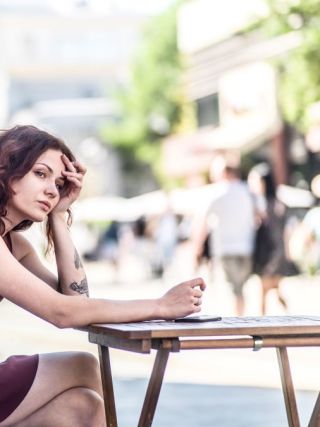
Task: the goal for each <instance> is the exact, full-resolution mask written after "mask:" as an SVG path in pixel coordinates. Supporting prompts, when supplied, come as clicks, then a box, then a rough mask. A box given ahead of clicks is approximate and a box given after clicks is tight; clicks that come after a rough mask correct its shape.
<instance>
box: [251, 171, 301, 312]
mask: <svg viewBox="0 0 320 427" xmlns="http://www.w3.org/2000/svg"><path fill="white" fill-rule="evenodd" d="M248 184H249V187H250V189H251V191H252V193H253V195H254V196H255V201H256V212H257V222H258V228H257V233H256V244H255V251H254V256H253V271H254V273H256V274H257V275H259V276H260V279H261V285H262V298H261V312H262V314H263V315H264V314H266V299H267V294H268V292H269V291H270V290H271V289H275V291H276V293H277V296H278V301H279V303H280V304H281V305H282V306H283V307H284V308H285V309H286V308H287V304H286V301H285V299H284V298H283V296H282V295H281V293H280V288H279V285H280V282H281V280H282V278H283V277H285V276H288V275H292V274H294V273H297V270H296V269H295V266H294V265H293V263H292V262H290V261H289V260H288V257H287V248H286V238H285V221H286V216H285V206H284V205H283V204H282V203H281V202H280V201H279V200H277V198H276V187H275V183H274V180H273V176H272V173H271V171H270V168H269V166H268V165H267V164H264V163H263V164H259V165H257V166H255V167H254V168H253V169H252V170H251V171H250V173H249V176H248Z"/></svg>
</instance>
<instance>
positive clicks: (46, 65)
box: [0, 0, 147, 195]
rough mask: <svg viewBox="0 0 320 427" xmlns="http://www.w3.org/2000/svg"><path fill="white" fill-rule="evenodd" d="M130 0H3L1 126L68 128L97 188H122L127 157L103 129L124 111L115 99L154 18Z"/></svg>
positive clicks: (96, 191)
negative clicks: (104, 138)
mask: <svg viewBox="0 0 320 427" xmlns="http://www.w3.org/2000/svg"><path fill="white" fill-rule="evenodd" d="M122 3H123V2H121V1H120V2H116V1H114V0H104V1H100V0H65V1H61V0H57V1H53V2H52V1H49V0H0V50H1V55H0V127H1V128H3V127H6V126H8V125H12V124H23V123H31V124H35V125H38V126H40V127H44V128H45V129H47V130H49V131H53V132H54V133H56V134H58V135H61V136H62V137H63V138H64V139H66V141H67V142H68V144H70V146H71V147H72V148H73V149H74V150H75V151H76V152H77V153H78V155H80V156H81V157H82V158H83V159H84V160H85V162H86V163H87V164H88V166H89V179H88V181H87V182H88V184H90V182H91V183H92V185H91V188H90V189H89V191H90V192H91V193H93V194H96V195H98V194H103V193H111V194H115V193H121V174H120V171H119V159H118V158H117V155H116V153H115V151H114V150H113V149H112V147H106V146H105V145H104V144H102V142H101V141H100V138H99V131H100V128H101V126H102V125H105V124H106V123H107V122H108V120H115V119H116V117H117V111H116V108H115V106H114V105H113V103H112V102H111V101H110V99H111V96H113V95H114V91H115V90H116V88H117V87H118V86H119V85H123V84H125V82H126V81H127V79H128V64H129V62H130V60H131V58H132V56H133V54H134V52H135V49H136V47H137V44H138V42H139V38H140V33H141V28H142V25H143V24H144V22H145V20H146V18H147V17H146V16H145V15H143V14H141V13H140V14H137V13H135V12H134V11H133V10H127V9H125V8H124V7H123V4H122ZM90 166H91V167H90Z"/></svg>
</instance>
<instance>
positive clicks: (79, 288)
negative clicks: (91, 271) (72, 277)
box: [69, 277, 89, 297]
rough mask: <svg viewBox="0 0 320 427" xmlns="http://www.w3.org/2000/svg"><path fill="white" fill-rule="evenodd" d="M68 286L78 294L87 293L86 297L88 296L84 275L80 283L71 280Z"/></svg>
mask: <svg viewBox="0 0 320 427" xmlns="http://www.w3.org/2000/svg"><path fill="white" fill-rule="evenodd" d="M69 288H70V289H72V290H73V291H75V292H78V294H80V295H83V294H85V295H87V297H88V296H89V289H88V282H87V278H86V277H85V278H84V279H83V280H81V282H80V283H77V282H72V283H71V284H70V285H69Z"/></svg>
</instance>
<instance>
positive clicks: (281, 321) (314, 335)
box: [82, 316, 320, 427]
mask: <svg viewBox="0 0 320 427" xmlns="http://www.w3.org/2000/svg"><path fill="white" fill-rule="evenodd" d="M82 330H84V331H87V332H89V341H90V342H91V343H95V344H97V345H98V346H99V357H100V366H101V376H102V382H103V392H104V398H105V409H106V420H107V426H108V427H118V422H117V416H116V408H115V400H114V392H113V382H112V373H111V364H110V357H109V347H110V348H116V349H121V350H127V351H133V352H137V353H150V352H151V350H152V349H155V350H156V351H157V355H156V359H155V362H154V366H153V370H152V373H151V377H150V380H149V384H148V388H147V392H146V396H145V400H144V404H143V407H142V411H141V415H140V419H139V423H138V427H149V426H151V425H152V421H153V417H154V414H155V410H156V406H157V402H158V398H159V394H160V390H161V386H162V382H163V377H164V373H165V369H166V365H167V361H168V357H169V354H170V352H179V351H182V350H199V349H239V348H244V349H245V348H246V349H252V350H254V351H258V350H260V349H261V348H266V347H273V348H275V349H276V351H277V356H278V364H279V369H280V374H281V382H282V390H283V396H284V400H285V405H286V411H287V418H288V425H289V426H290V427H300V421H299V415H298V410H297V404H296V399H295V392H294V387H293V382H292V377H291V372H290V365H289V358H288V353H287V348H288V347H310V346H320V317H314V316H281V317H280V316H265V317H224V318H223V319H222V320H221V321H218V322H206V323H175V322H165V321H152V322H139V323H127V324H104V325H100V324H99V325H90V326H88V327H86V328H82ZM319 387H320V384H319ZM317 413H320V395H319V397H318V399H317V401H316V404H315V408H314V410H313V413H312V416H311V419H310V422H309V427H319V426H320V415H319V416H318V417H317Z"/></svg>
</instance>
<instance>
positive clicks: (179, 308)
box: [159, 277, 206, 320]
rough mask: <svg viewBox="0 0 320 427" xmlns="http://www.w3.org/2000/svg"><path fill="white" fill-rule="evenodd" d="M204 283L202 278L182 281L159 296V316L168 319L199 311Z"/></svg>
mask: <svg viewBox="0 0 320 427" xmlns="http://www.w3.org/2000/svg"><path fill="white" fill-rule="evenodd" d="M205 288H206V284H205V282H204V280H203V279H202V278H200V277H199V278H196V279H192V280H188V281H186V282H182V283H180V284H179V285H176V286H174V287H173V288H171V289H170V290H169V291H168V292H166V293H165V294H164V295H163V296H162V297H161V298H159V312H160V316H159V318H161V319H165V320H170V319H175V318H177V317H184V316H188V315H189V314H192V313H198V312H199V311H201V304H202V294H203V291H204V290H205Z"/></svg>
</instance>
